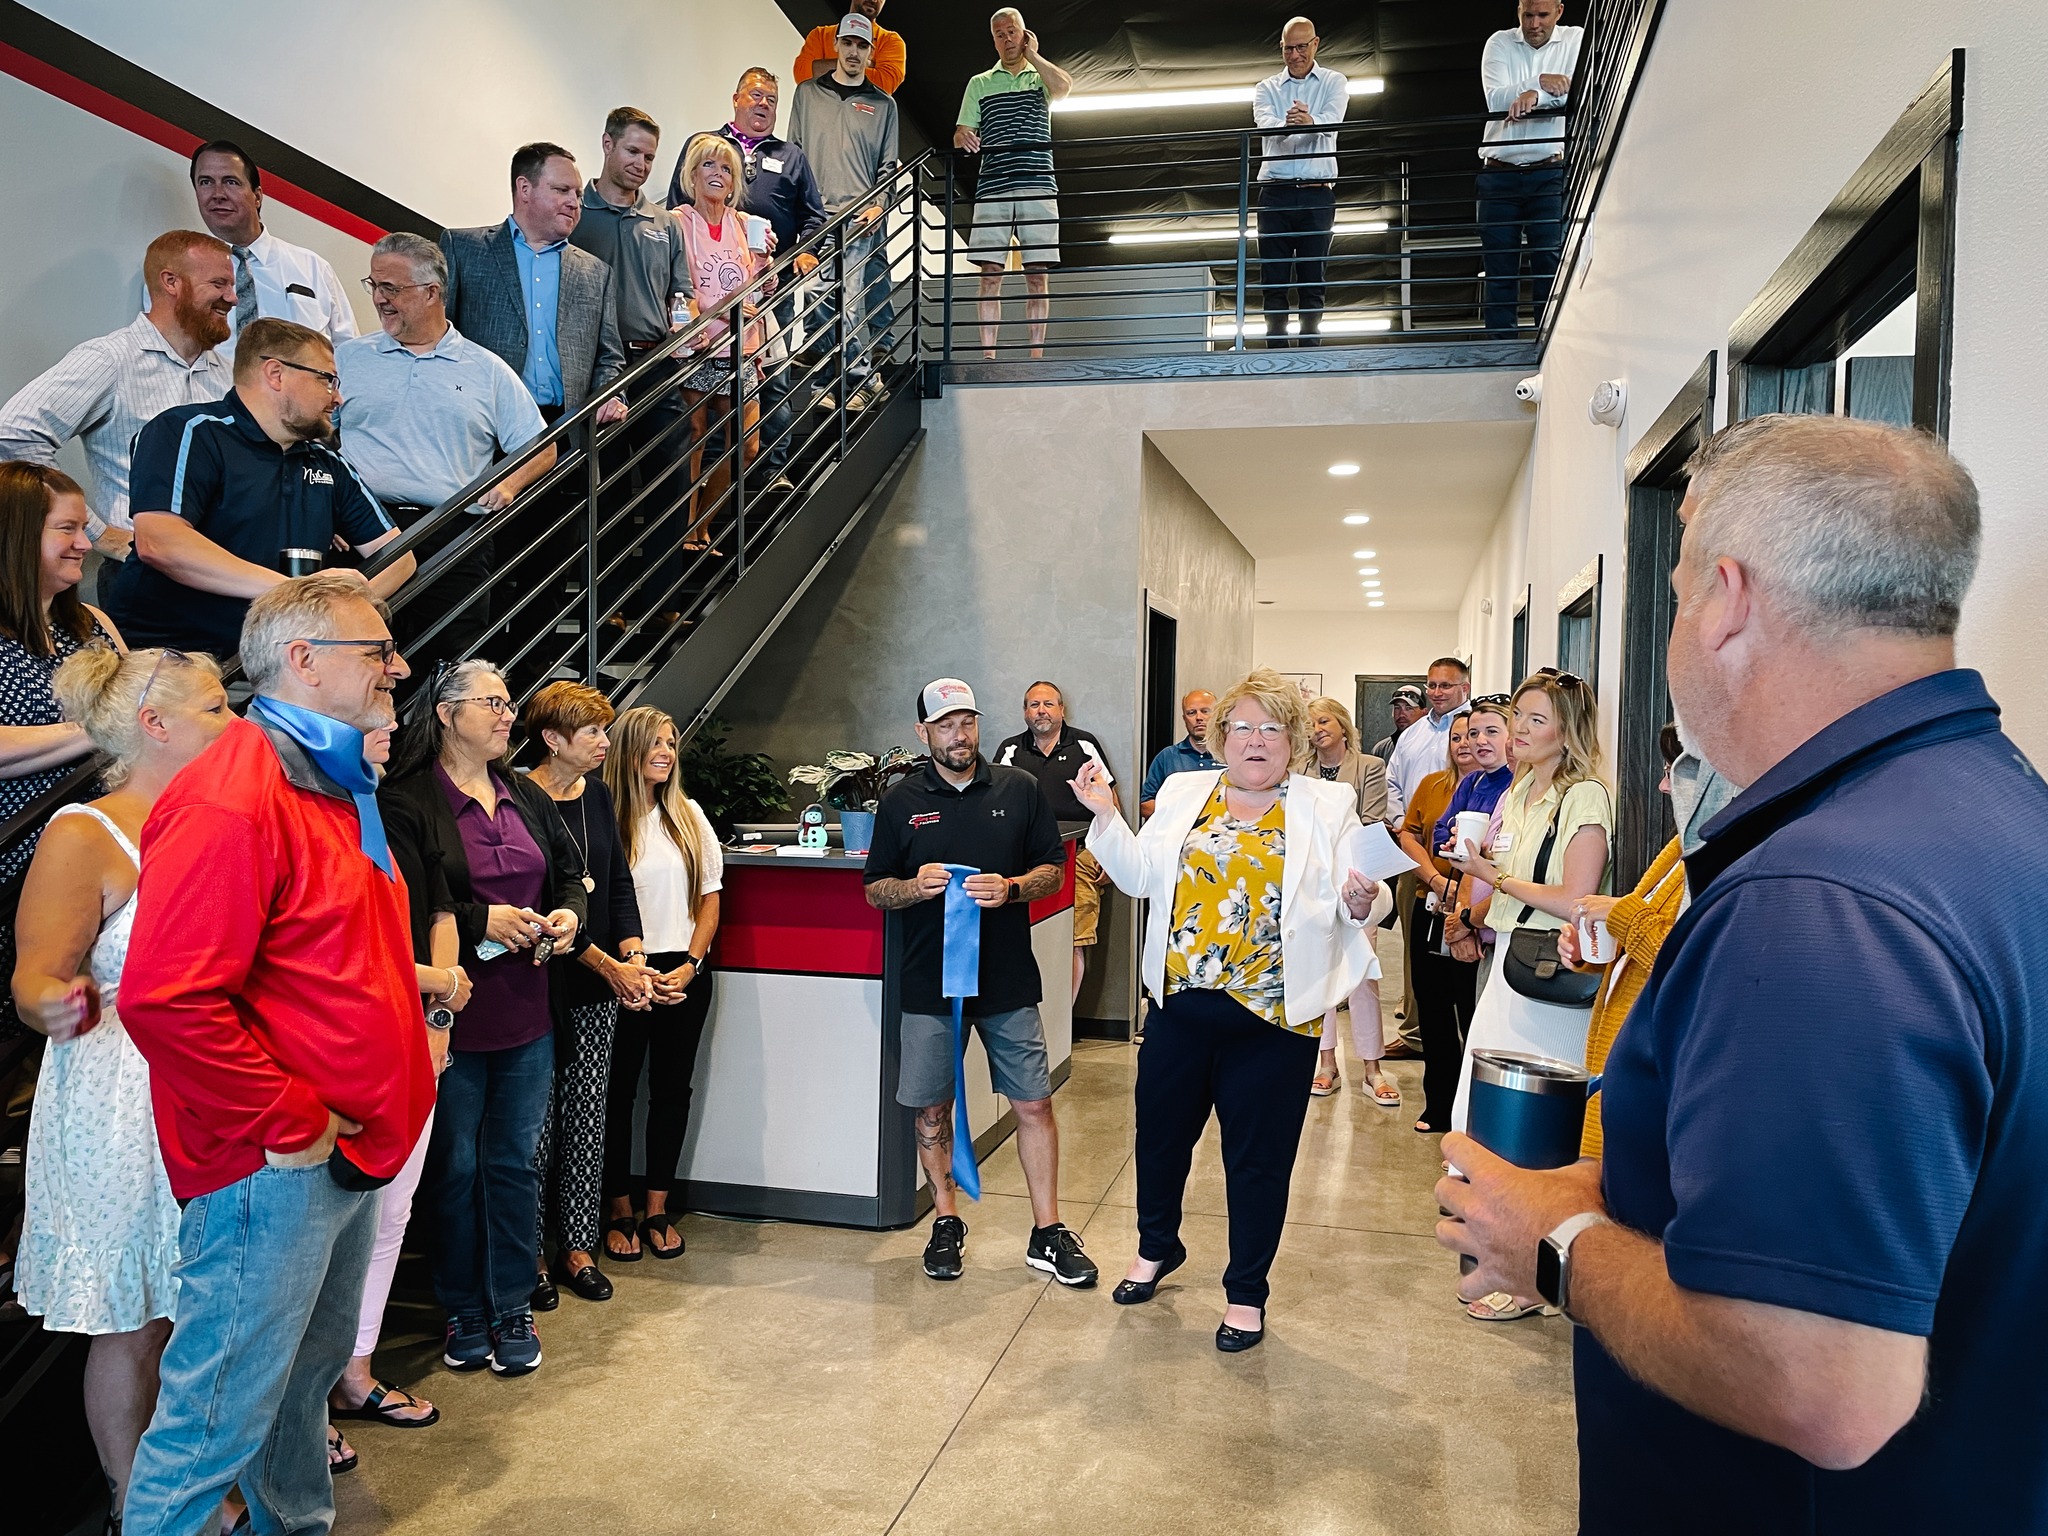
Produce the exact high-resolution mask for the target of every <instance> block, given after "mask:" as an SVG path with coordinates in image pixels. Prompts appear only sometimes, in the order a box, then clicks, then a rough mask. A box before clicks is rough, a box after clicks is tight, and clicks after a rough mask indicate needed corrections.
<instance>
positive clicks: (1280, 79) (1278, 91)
mask: <svg viewBox="0 0 2048 1536" xmlns="http://www.w3.org/2000/svg"><path fill="white" fill-rule="evenodd" d="M1297 101H1298V102H1300V103H1301V104H1302V105H1303V106H1305V107H1307V108H1308V115H1309V116H1310V117H1311V118H1312V119H1313V120H1314V121H1316V122H1317V123H1341V122H1343V121H1344V113H1345V110H1346V109H1347V108H1348V107H1349V106H1350V105H1351V87H1350V82H1349V81H1347V80H1346V79H1345V78H1344V77H1343V76H1342V75H1340V74H1338V73H1337V71H1335V70H1334V69H1325V68H1323V66H1322V65H1320V64H1318V65H1316V66H1315V67H1314V68H1313V69H1311V70H1310V71H1309V72H1308V73H1307V74H1306V75H1304V76H1302V77H1301V79H1299V80H1297V79H1295V78H1294V77H1293V76H1292V75H1290V74H1288V73H1287V71H1286V70H1284V69H1283V70H1281V71H1280V73H1279V74H1277V75H1268V76H1267V77H1266V78H1265V79H1263V80H1261V81H1260V82H1259V83H1258V87H1257V88H1256V89H1255V90H1254V91H1253V92H1252V126H1253V127H1255V128H1281V129H1286V128H1287V109H1288V108H1289V107H1291V106H1293V105H1294V104H1295V103H1296V102H1297ZM1259 143H1260V150H1261V152H1262V153H1263V155H1264V156H1265V163H1264V164H1262V165H1261V166H1260V167H1259V180H1261V181H1335V180H1336V179H1337V135H1336V134H1334V133H1330V132H1323V133H1317V132H1314V131H1313V130H1311V129H1307V128H1295V129H1288V130H1287V131H1285V132H1282V133H1267V134H1265V135H1263V136H1262V137H1261V139H1260V141H1259ZM1283 155H1314V156H1315V157H1316V158H1315V159H1313V160H1285V159H1281V158H1280V157H1281V156H1283Z"/></svg>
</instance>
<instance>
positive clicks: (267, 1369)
mask: <svg viewBox="0 0 2048 1536" xmlns="http://www.w3.org/2000/svg"><path fill="white" fill-rule="evenodd" d="M241 656H242V665H243V668H244V670H245V671H246V672H247V673H248V675H249V679H250V681H251V682H252V683H253V684H254V685H255V689H256V698H255V699H254V700H253V701H252V702H251V704H250V706H249V718H248V719H247V720H243V721H237V722H236V723H235V724H233V725H231V726H229V727H228V729H227V731H226V733H225V734H224V735H222V736H221V738H220V739H219V740H218V741H217V742H215V743H214V745H213V746H212V747H210V748H208V749H207V751H206V752H205V753H203V754H202V755H201V756H200V757H199V758H198V759H196V760H195V761H194V762H193V763H192V764H191V765H190V766H189V767H188V768H187V769H186V770H185V772H183V773H181V774H179V775H178V777H177V778H176V779H175V780H173V781H172V783H171V786H170V788H169V789H168V790H166V791H165V793H164V795H163V797H162V798H161V799H160V800H158V802H157V804H156V807H155V809H154V810H152V811H151V812H150V816H149V820H148V822H147V823H146V824H145V825H144V827H143V831H142V879H141V884H140V885H139V887H138V889H137V892H136V897H135V903H136V915H135V927H134V933H133V936H132V938H131V940H130V943H129V949H128V964H127V968H126V970H125V971H124V972H123V974H122V978H121V1018H122V1022H123V1023H124V1024H125V1025H126V1026H127V1028H128V1032H129V1034H130V1035H131V1036H133V1037H134V1040H135V1044H136V1046H137V1047H138V1048H139V1049H140V1050H141V1052H142V1054H143V1056H144V1057H145V1058H147V1060H148V1062H149V1068H150V1089H151V1093H152V1095H153V1097H154V1099H155V1102H156V1123H157V1136H158V1139H159V1141H160V1142H161V1143H162V1146H163V1156H164V1163H165V1166H166V1167H167V1168H168V1169H169V1170H170V1176H171V1188H172V1191H173V1192H174V1193H175V1194H176V1195H177V1197H178V1199H179V1200H180V1201H181V1202H182V1203H183V1204H184V1207H185V1214H184V1220H183V1224H182V1226H181V1228H180V1231H179V1262H178V1280H179V1291H178V1316H177V1327H176V1329H175V1331H174V1332H173V1334H172V1336H171V1342H170V1345H169V1346H168V1347H167V1348H166V1349H165V1351H164V1357H163V1366H162V1388H161V1391H160V1394H159V1396H158V1400H157V1409H156V1415H155V1417H154V1418H153V1419H152V1420H151V1421H150V1426H149V1431H148V1433H147V1434H145V1435H144V1436H143V1439H142V1445H141V1447H140V1449H139V1450H138V1451H137V1453H136V1457H135V1471H134V1475H133V1478H132V1479H131V1481H130V1483H129V1486H128V1503H127V1511H126V1516H125V1519H124V1522H123V1528H124V1529H125V1530H128V1531H131V1532H134V1533H136V1536H196V1533H198V1532H201V1531H203V1530H205V1529H207V1528H208V1527H209V1526H210V1524H211V1522H212V1521H213V1520H214V1518H215V1515H216V1512H217V1511H218V1510H219V1507H220V1502H221V1499H222V1497H223V1495H225V1494H226V1493H227V1491H228V1489H229V1488H230V1487H232V1486H234V1484H236V1483H237V1482H239V1483H240V1484H241V1486H242V1490H243V1492H244V1493H245V1494H246V1495H247V1497H248V1499H249V1502H250V1505H251V1506H252V1510H251V1514H252V1520H253V1523H254V1525H255V1528H256V1529H257V1530H259V1531H266V1530H268V1531H276V1530H286V1531H292V1532H295V1533H306V1532H311V1533H324V1532H326V1531H328V1530H329V1529H331V1528H332V1526H333V1523H334V1487H333V1480H332V1479H331V1477H330V1476H329V1474H328V1471H327V1447H326V1423H327V1392H328V1389H329V1388H331V1387H332V1386H333V1385H334V1382H335V1380H336V1378H337V1377H339V1376H340V1374H341V1370H342V1367H343V1366H344V1365H346V1364H347V1362H348V1358H349V1354H350V1351H351V1348H352V1346H353V1344H354V1340H355V1329H356V1313H357V1309H358V1307H359V1306H360V1304H361V1301H362V1294H363V1273H364V1270H365V1268H366V1267H367V1265H368V1263H369V1256H370V1244H371V1240H372V1238H373V1237H374V1235H375V1232H376V1226H377V1193H376V1192H377V1190H378V1189H379V1188H380V1187H381V1186H382V1185H384V1184H385V1183H387V1182H389V1180H390V1179H391V1177H392V1175H393V1174H395V1173H397V1172H398V1170H399V1168H400V1167H401V1166H402V1165H403V1164H404V1162H405V1159H406V1155H407V1154H408V1153H409V1152H410V1151H411V1149H412V1146H413V1143H414V1142H415V1141H416V1140H417V1139H418V1136H419V1133H420V1129H421V1127H422V1126H423V1125H424V1124H425V1122H426V1118H427V1113H428V1111H429V1109H431V1108H432V1105H433V1097H434V1079H433V1072H432V1069H431V1067H430V1065H429V1060H428V1047H427V1036H426V1021H425V1018H424V1017H423V1015H422V1013H421V1009H420V996H419V992H418V990H417V987H416V985H415V982H414V975H413V963H412V942H411V937H410V927H409V924H408V920H407V908H406V892H405V886H404V883H403V882H402V881H401V880H400V879H399V877H398V873H397V869H396V866H395V865H394V864H393V862H392V858H391V853H390V849H389V848H388V847H387V846H386V844H385V840H384V825H383V821H382V819H381V818H380V817H379V816H378V814H377V801H376V787H377V781H376V772H375V768H374V766H373V764H372V762H371V757H372V755H373V754H374V755H375V756H377V757H378V758H380V759H381V757H382V756H384V755H385V754H387V753H388V751H389V738H388V735H385V734H383V733H381V731H379V728H380V727H383V726H388V725H389V724H391V722H392V690H393V688H394V687H395V686H396V684H397V682H398V680H399V679H400V678H402V677H404V676H405V675H406V666H405V662H404V661H403V659H401V658H400V657H399V655H398V653H397V650H396V648H395V647H394V646H393V644H392V642H391V638H390V631H389V630H388V629H387V628H386V627H385V624H384V621H383V619H382V618H381V617H380V616H379V615H378V613H377V610H376V608H375V607H374V606H373V605H372V604H371V602H370V600H369V597H368V595H367V592H366V589H365V588H364V586H363V584H362V581H361V578H360V577H357V576H355V575H353V574H352V573H349V572H342V571H334V572H326V573H322V574H320V575H316V576H307V577H304V578H301V579H300V580H297V581H288V582H285V583H283V584H282V585H280V586H277V587H273V588H272V589H271V590H270V591H269V592H267V593H265V594H264V595H263V596H262V597H259V598H258V599H256V601H255V602H253V603H251V604H250V606H249V614H248V618H247V621H246V622H245V624H244V625H243V628H242V642H241ZM371 731H379V734H378V735H377V736H375V737H372V738H371V741H370V742H369V743H368V744H366V742H365V739H364V733H365V732H371Z"/></svg>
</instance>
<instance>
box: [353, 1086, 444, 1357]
mask: <svg viewBox="0 0 2048 1536" xmlns="http://www.w3.org/2000/svg"><path fill="white" fill-rule="evenodd" d="M433 1136H434V1117H433V1115H432V1113H429V1114H428V1115H427V1123H426V1124H425V1125H423V1126H421V1127H420V1139H419V1141H418V1142H417V1143H416V1144H415V1145H414V1146H413V1149H412V1156H411V1157H408V1158H407V1159H406V1160H405V1166H404V1167H403V1168H401V1169H399V1170H398V1177H397V1178H395V1179H393V1180H392V1181H391V1182H390V1183H389V1184H386V1185H385V1186H384V1187H383V1188H382V1189H381V1190H379V1191H378V1194H379V1195H380V1196H381V1197H382V1199H381V1200H380V1202H379V1204H378V1208H377V1240H376V1243H375V1244H374V1245H373V1246H372V1247H371V1249H370V1268H369V1272H368V1273H367V1274H365V1275H364V1276H363V1310H362V1312H361V1313H360V1314H359V1315H358V1317H357V1319H356V1351H355V1353H356V1358H357V1359H358V1360H360V1359H362V1358H363V1357H364V1356H365V1355H370V1354H374V1353H376V1350H377V1335H378V1334H379V1333H381V1332H382V1331H383V1329H384V1303H385V1302H387V1301H389V1300H390V1299H391V1277H392V1276H393V1275H394V1274H396V1273H397V1272H398V1245H399V1244H400V1243H402V1242H404V1241H405V1224H406V1223H407V1222H408V1221H410V1220H411V1219H412V1197H413V1191H415V1190H417V1189H418V1188H419V1187H420V1170H421V1169H423V1168H425V1167H426V1166H427V1143H428V1142H429V1141H431V1140H432V1139H433Z"/></svg>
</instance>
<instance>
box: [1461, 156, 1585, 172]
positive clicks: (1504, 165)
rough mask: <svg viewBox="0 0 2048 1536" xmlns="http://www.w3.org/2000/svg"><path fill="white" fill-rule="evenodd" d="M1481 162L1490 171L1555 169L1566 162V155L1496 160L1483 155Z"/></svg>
mask: <svg viewBox="0 0 2048 1536" xmlns="http://www.w3.org/2000/svg"><path fill="white" fill-rule="evenodd" d="M1479 163H1480V164H1481V165H1484V166H1485V167H1486V168H1487V169H1488V170H1489V171H1554V170H1556V169H1557V168H1558V167H1559V166H1560V165H1563V164H1564V156H1563V155H1552V156H1551V157H1550V158H1549V159H1548V160H1494V159H1489V158H1488V157H1486V156H1484V155H1482V156H1481V157H1480V162H1479Z"/></svg>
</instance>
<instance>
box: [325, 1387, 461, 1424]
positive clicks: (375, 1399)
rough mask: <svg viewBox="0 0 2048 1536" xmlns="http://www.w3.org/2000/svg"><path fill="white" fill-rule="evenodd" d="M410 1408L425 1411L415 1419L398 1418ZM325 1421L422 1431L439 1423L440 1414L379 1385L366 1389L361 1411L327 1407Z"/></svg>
mask: <svg viewBox="0 0 2048 1536" xmlns="http://www.w3.org/2000/svg"><path fill="white" fill-rule="evenodd" d="M412 1408H425V1409H426V1410H427V1411H426V1413H424V1414H423V1415H421V1416H420V1417H419V1418H416V1419H408V1418H403V1417H401V1415H402V1414H404V1413H405V1412H406V1410H408V1409H412ZM327 1417H328V1418H330V1419H370V1420H374V1421H375V1422H376V1423H379V1424H389V1425H390V1426H391V1427H392V1428H393V1429H425V1428H426V1427H427V1426H428V1425H429V1424H438V1423H440V1422H441V1410H440V1409H438V1408H436V1407H434V1406H433V1405H432V1404H430V1403H427V1402H424V1401H422V1400H421V1399H419V1398H417V1397H414V1396H413V1395H412V1394H411V1393H410V1392H408V1391H406V1390H405V1388H403V1387H397V1386H393V1385H392V1384H391V1383H390V1382H388V1381H380V1382H378V1383H377V1384H376V1385H375V1386H374V1387H372V1388H370V1392H369V1395H368V1396H367V1397H365V1398H364V1399H363V1401H362V1406H361V1407H359V1408H336V1407H334V1406H333V1405H331V1404H330V1405H329V1406H328V1409H327Z"/></svg>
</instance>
